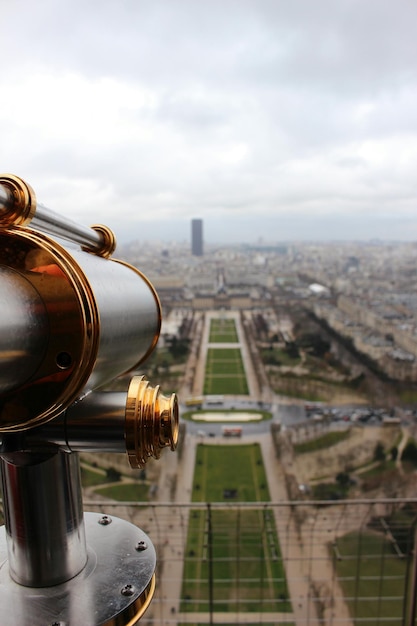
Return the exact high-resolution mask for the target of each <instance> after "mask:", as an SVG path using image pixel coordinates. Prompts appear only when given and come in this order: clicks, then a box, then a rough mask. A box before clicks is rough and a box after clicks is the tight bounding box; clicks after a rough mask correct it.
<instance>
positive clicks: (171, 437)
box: [125, 376, 178, 469]
mask: <svg viewBox="0 0 417 626" xmlns="http://www.w3.org/2000/svg"><path fill="white" fill-rule="evenodd" d="M125 437H126V449H127V454H128V457H129V463H130V466H131V467H132V468H134V469H137V468H139V467H143V466H144V465H145V463H146V461H147V459H148V458H149V457H151V456H152V457H154V458H155V459H158V458H159V457H160V454H161V450H162V448H165V447H168V446H169V447H170V448H171V450H175V448H176V445H177V441H178V401H177V396H176V395H175V393H173V394H172V395H171V396H170V397H168V396H164V395H162V394H161V393H160V391H159V385H158V386H156V387H151V386H150V385H149V382H148V381H147V380H146V379H145V377H144V376H134V377H133V378H132V380H131V382H130V385H129V390H128V392H127V399H126V413H125Z"/></svg>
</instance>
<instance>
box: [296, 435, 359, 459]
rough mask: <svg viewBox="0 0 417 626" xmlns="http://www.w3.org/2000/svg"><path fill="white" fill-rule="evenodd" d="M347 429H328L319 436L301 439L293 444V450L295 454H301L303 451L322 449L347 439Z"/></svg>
mask: <svg viewBox="0 0 417 626" xmlns="http://www.w3.org/2000/svg"><path fill="white" fill-rule="evenodd" d="M349 437H350V431H349V430H335V431H330V432H328V433H326V434H324V435H321V436H320V437H316V438H315V439H311V440H310V441H303V442H302V443H296V444H294V451H295V452H296V453H297V454H303V453H304V452H317V450H324V449H326V448H330V446H334V445H336V444H337V443H339V442H340V441H344V440H345V439H349Z"/></svg>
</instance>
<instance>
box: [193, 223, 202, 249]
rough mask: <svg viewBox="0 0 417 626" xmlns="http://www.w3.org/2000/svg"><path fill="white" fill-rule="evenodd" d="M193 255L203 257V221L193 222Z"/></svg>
mask: <svg viewBox="0 0 417 626" xmlns="http://www.w3.org/2000/svg"><path fill="white" fill-rule="evenodd" d="M191 253H192V254H193V255H194V256H203V220H201V219H194V220H191Z"/></svg>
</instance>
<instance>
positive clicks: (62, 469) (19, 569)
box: [0, 451, 87, 587]
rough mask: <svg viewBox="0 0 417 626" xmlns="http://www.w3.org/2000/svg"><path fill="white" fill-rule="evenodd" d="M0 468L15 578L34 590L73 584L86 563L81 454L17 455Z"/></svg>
mask: <svg viewBox="0 0 417 626" xmlns="http://www.w3.org/2000/svg"><path fill="white" fill-rule="evenodd" d="M0 465H1V475H2V486H3V507H4V517H5V529H6V539H7V546H8V557H9V558H8V565H9V568H10V576H11V577H12V578H13V580H15V581H16V582H17V583H20V584H22V585H27V586H30V587H46V586H49V585H56V584H59V583H62V582H64V581H66V580H69V579H70V578H72V577H73V576H75V575H76V574H78V573H79V572H80V571H81V570H82V568H83V567H84V566H85V564H86V560H87V552H86V544H85V532H84V519H83V506H82V496H81V493H82V492H81V480H80V471H79V462H78V457H77V455H76V454H69V453H65V452H62V451H57V452H54V453H51V454H50V455H49V456H46V455H45V454H42V455H41V454H39V453H36V452H31V453H15V454H10V455H7V456H6V457H5V456H3V457H2V458H1V459H0Z"/></svg>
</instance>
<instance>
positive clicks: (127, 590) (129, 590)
mask: <svg viewBox="0 0 417 626" xmlns="http://www.w3.org/2000/svg"><path fill="white" fill-rule="evenodd" d="M120 593H121V594H122V596H133V594H134V593H135V588H134V586H133V585H125V586H124V587H122V589H121V590H120Z"/></svg>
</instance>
